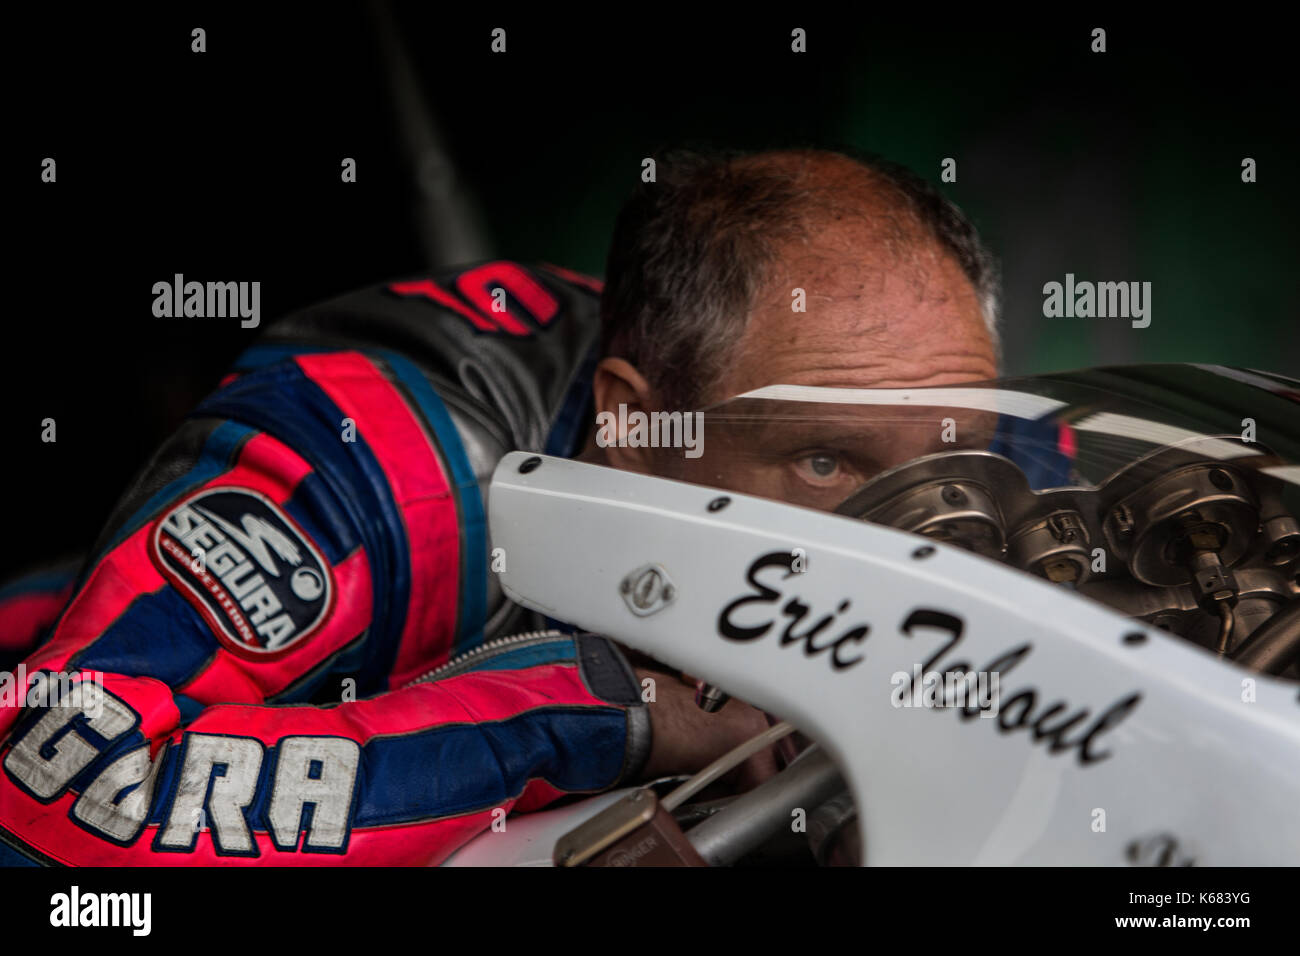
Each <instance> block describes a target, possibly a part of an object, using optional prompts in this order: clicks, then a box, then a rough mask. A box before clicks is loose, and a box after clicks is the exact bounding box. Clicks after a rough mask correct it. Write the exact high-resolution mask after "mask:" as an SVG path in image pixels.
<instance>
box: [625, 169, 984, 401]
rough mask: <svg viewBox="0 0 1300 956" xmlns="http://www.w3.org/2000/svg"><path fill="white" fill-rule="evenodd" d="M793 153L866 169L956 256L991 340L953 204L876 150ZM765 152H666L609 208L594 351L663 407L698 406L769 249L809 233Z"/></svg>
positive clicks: (801, 205)
mask: <svg viewBox="0 0 1300 956" xmlns="http://www.w3.org/2000/svg"><path fill="white" fill-rule="evenodd" d="M796 152H798V153H800V154H803V155H805V156H807V157H808V158H810V159H813V158H818V157H820V158H836V157H837V158H839V159H847V160H849V161H851V162H852V163H856V164H857V165H858V166H859V167H860V168H861V169H862V170H863V171H865V172H868V173H871V174H874V177H873V178H874V179H876V180H877V181H879V183H881V184H883V185H884V186H885V187H886V188H887V189H888V190H889V191H890V192H892V193H893V194H894V195H893V196H892V197H891V198H892V199H893V201H894V205H895V206H900V207H901V208H902V209H903V210H904V211H905V212H906V213H907V214H909V218H910V219H912V220H913V221H914V222H915V223H917V224H919V226H920V229H921V230H922V234H928V235H929V236H930V237H932V238H933V239H934V240H936V241H937V242H938V244H939V246H940V248H941V249H943V250H944V251H946V252H948V253H949V254H950V255H952V256H953V258H954V259H955V260H956V262H957V263H958V264H959V265H960V267H961V269H962V272H963V273H964V274H965V275H966V277H967V279H969V280H970V283H971V285H972V286H973V287H974V289H975V294H976V297H977V299H978V302H979V305H980V310H981V312H982V314H983V317H984V322H985V325H986V326H987V328H988V332H989V336H990V339H991V340H992V342H993V346H994V348H995V349H998V347H999V334H998V318H999V316H998V312H999V304H1000V298H1001V295H1000V293H1001V289H1000V276H999V271H998V267H997V261H996V259H994V257H993V255H992V254H991V253H990V252H989V250H988V249H987V248H986V247H985V246H984V244H983V243H982V242H981V241H980V238H979V235H978V233H977V232H976V231H975V227H974V226H973V225H972V224H971V222H970V220H969V219H967V217H966V215H965V214H964V213H963V212H962V211H961V210H960V209H959V208H958V207H957V206H956V205H954V204H953V203H952V202H950V201H949V200H948V199H946V198H945V197H944V196H943V195H942V194H941V193H940V192H939V191H938V190H937V189H935V188H934V186H932V185H931V184H930V183H928V182H926V181H925V180H924V179H922V178H921V177H919V176H917V175H916V174H915V173H913V172H912V171H911V170H909V169H907V168H906V167H904V166H900V165H899V164H897V163H892V162H889V161H888V160H885V159H882V158H880V157H878V156H874V155H871V154H864V153H858V152H855V151H847V150H846V151H828V150H799V151H796ZM766 155H775V154H761V153H760V154H750V155H748V156H746V155H745V154H740V153H719V154H702V153H697V152H691V151H680V150H679V151H675V152H673V153H669V154H668V155H667V156H665V157H664V158H663V160H662V161H661V162H659V163H657V164H656V166H657V169H656V181H655V182H652V183H641V184H639V186H638V188H637V190H636V191H635V192H634V193H633V195H632V196H631V198H630V199H629V200H628V201H627V202H626V203H625V204H624V206H623V208H622V209H621V210H620V212H619V214H618V219H617V221H616V222H615V226H614V237H613V240H612V242H611V245H610V251H609V258H608V261H607V263H606V269H605V291H604V294H603V296H602V299H601V322H602V352H603V354H606V355H610V354H617V355H620V356H622V357H623V358H626V359H627V360H628V361H630V362H631V363H632V364H633V365H635V366H636V367H637V368H638V369H639V370H640V371H641V373H642V374H643V375H644V376H645V377H646V380H647V381H648V382H649V383H650V384H651V386H652V387H653V388H655V389H656V391H657V392H658V393H659V395H660V396H661V398H662V399H663V401H664V404H665V405H666V406H667V407H669V408H681V409H689V408H698V407H699V404H700V402H701V401H702V400H703V397H704V395H705V393H706V391H707V389H708V387H709V386H710V384H711V383H712V382H714V381H716V379H717V377H718V376H719V375H720V373H721V371H722V369H723V368H724V367H725V365H726V362H727V360H728V357H729V355H730V350H731V347H733V346H734V345H735V343H736V342H738V341H739V340H740V337H741V334H742V333H743V332H744V328H745V323H746V322H747V320H748V316H749V312H750V310H751V309H752V307H753V303H754V301H755V299H756V297H757V295H758V294H759V292H760V291H761V290H762V288H763V286H764V284H765V283H766V281H767V279H768V275H769V270H770V267H771V265H772V264H773V262H774V261H775V260H776V259H777V257H778V255H779V253H780V251H781V249H782V248H783V247H784V246H785V245H786V244H787V243H788V242H791V241H794V240H801V239H806V238H807V237H808V236H809V235H810V233H811V232H812V231H813V228H814V223H813V222H812V221H810V219H811V214H810V209H814V208H817V205H818V204H817V203H816V202H813V203H810V202H809V200H810V198H815V197H813V196H812V195H811V192H810V190H809V189H808V188H807V187H804V186H800V185H799V184H798V183H797V182H796V180H795V177H794V176H793V175H792V174H791V173H790V171H789V169H786V168H782V167H780V166H779V165H777V164H765V163H763V162H762V159H763V157H764V156H766ZM754 160H758V161H757V162H755V161H754ZM821 198H822V199H824V198H825V197H821ZM832 201H833V200H832ZM823 205H824V203H823ZM738 304H739V307H738Z"/></svg>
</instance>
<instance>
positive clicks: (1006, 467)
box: [838, 437, 1300, 679]
mask: <svg viewBox="0 0 1300 956" xmlns="http://www.w3.org/2000/svg"><path fill="white" fill-rule="evenodd" d="M1217 440H1218V441H1221V442H1228V443H1233V442H1234V441H1235V440H1234V439H1233V438H1231V437H1221V438H1219V439H1217ZM1249 451H1250V452H1251V454H1249V455H1246V454H1243V455H1242V456H1241V457H1239V458H1230V459H1228V460H1225V459H1222V458H1206V457H1200V456H1198V455H1196V454H1195V453H1194V452H1192V451H1189V450H1187V449H1185V448H1179V447H1168V448H1163V449H1160V450H1158V451H1155V452H1152V453H1151V454H1149V455H1147V456H1146V457H1143V458H1140V459H1138V460H1136V461H1134V462H1132V463H1131V464H1130V465H1128V466H1127V467H1124V468H1122V469H1120V470H1119V471H1117V472H1116V473H1115V474H1113V475H1112V476H1111V477H1110V478H1108V479H1107V480H1105V481H1104V482H1102V483H1101V484H1099V485H1096V486H1088V485H1084V484H1080V485H1077V486H1070V487H1061V488H1051V489H1047V490H1042V491H1034V490H1031V488H1030V485H1029V482H1028V480H1027V479H1026V477H1025V475H1024V473H1023V472H1022V471H1021V470H1020V468H1019V467H1017V466H1016V465H1015V464H1014V463H1013V462H1012V461H1010V460H1009V459H1007V458H1004V457H1002V456H1001V455H997V454H994V453H992V452H987V451H953V452H941V453H938V454H932V455H927V456H925V457H923V458H919V459H916V460H914V461H912V462H909V463H907V464H905V465H901V466H899V467H897V468H894V469H891V470H889V471H887V472H885V473H883V474H881V475H878V476H877V477H876V478H875V479H874V480H872V481H870V482H868V483H867V484H866V485H864V486H863V487H862V488H861V489H859V490H858V491H857V492H856V493H855V494H854V495H853V496H852V497H850V498H849V499H848V500H847V501H845V502H844V503H843V504H842V505H841V506H840V507H839V509H838V511H839V512H840V513H841V514H846V515H851V516H853V517H857V518H860V519H862V520H865V521H871V522H873V523H877V524H884V525H889V526H892V527H895V528H900V529H902V530H905V531H910V532H913V533H916V534H920V535H923V536H926V537H932V538H936V539H940V540H943V541H945V542H947V543H950V544H954V545H957V546H960V547H963V548H966V549H967V550H970V551H973V552H975V553H977V554H981V555H983V556H985V557H988V558H991V559H993V560H998V561H1002V562H1005V563H1007V564H1010V565H1012V566H1015V567H1018V568H1020V569H1022V570H1025V571H1028V572H1030V573H1032V574H1036V575H1038V576H1040V577H1043V578H1046V579H1048V580H1049V581H1053V582H1055V583H1057V584H1059V585H1061V586H1063V587H1070V588H1074V589H1076V590H1077V591H1078V592H1079V593H1080V594H1083V595H1085V596H1087V597H1090V598H1093V599H1095V600H1098V601H1101V602H1103V603H1105V604H1108V605H1110V606H1111V607H1114V608H1116V609H1117V610H1119V611H1122V612H1123V613H1125V614H1128V615H1130V616H1132V617H1134V618H1137V619H1140V620H1143V621H1146V622H1149V623H1151V624H1154V625H1156V626H1158V627H1161V628H1163V629H1165V630H1168V631H1171V632H1173V633H1175V634H1178V635H1179V636H1181V637H1184V638H1186V639H1187V640H1189V641H1192V642H1193V643H1196V644H1198V645H1201V646H1203V647H1205V648H1207V649H1209V650H1212V651H1214V652H1215V653H1217V654H1219V655H1220V656H1226V657H1228V658H1229V659H1231V660H1234V661H1236V662H1238V663H1240V664H1242V665H1243V666H1245V667H1248V668H1251V669H1254V670H1257V671H1260V672H1262V673H1269V674H1275V675H1280V676H1285V677H1292V678H1298V679H1300V562H1298V561H1297V558H1298V557H1300V522H1298V521H1297V517H1296V514H1295V512H1294V511H1293V510H1290V509H1289V508H1288V506H1287V504H1286V501H1285V496H1286V493H1287V486H1285V485H1284V484H1283V482H1281V481H1279V480H1278V479H1277V478H1275V477H1274V476H1272V475H1270V474H1268V473H1266V470H1265V469H1266V468H1267V467H1269V466H1271V465H1276V463H1277V459H1276V458H1275V457H1274V456H1272V455H1270V454H1268V453H1267V452H1266V451H1265V452H1264V453H1262V454H1261V453H1260V452H1259V450H1258V448H1257V447H1256V448H1252V449H1249Z"/></svg>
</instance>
